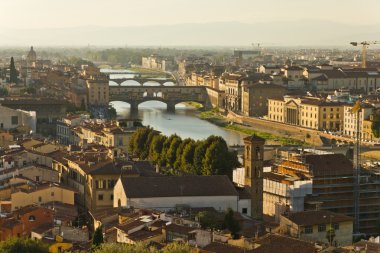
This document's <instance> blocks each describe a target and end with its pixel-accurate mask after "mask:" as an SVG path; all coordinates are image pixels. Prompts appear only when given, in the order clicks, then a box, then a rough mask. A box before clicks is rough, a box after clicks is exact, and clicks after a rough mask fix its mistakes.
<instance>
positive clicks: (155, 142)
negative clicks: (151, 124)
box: [148, 135, 167, 164]
mask: <svg viewBox="0 0 380 253" xmlns="http://www.w3.org/2000/svg"><path fill="white" fill-rule="evenodd" d="M166 139H167V138H166V136H163V135H155V136H154V137H153V139H152V142H151V144H150V146H149V157H148V158H149V160H151V161H153V163H155V164H160V157H161V154H162V149H163V147H164V142H165V141H166Z"/></svg>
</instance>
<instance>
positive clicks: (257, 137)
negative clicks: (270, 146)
mask: <svg viewBox="0 0 380 253" xmlns="http://www.w3.org/2000/svg"><path fill="white" fill-rule="evenodd" d="M243 140H244V141H251V142H253V141H260V142H265V139H264V138H261V137H259V136H257V135H251V136H247V137H245V138H244V139H243Z"/></svg>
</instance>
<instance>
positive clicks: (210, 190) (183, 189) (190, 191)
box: [121, 175, 238, 198]
mask: <svg viewBox="0 0 380 253" xmlns="http://www.w3.org/2000/svg"><path fill="white" fill-rule="evenodd" d="M121 182H122V185H123V188H124V191H125V193H126V195H127V197H128V198H154V197H177V196H237V195H238V193H237V191H236V190H235V187H234V185H233V184H232V182H231V181H230V179H229V178H228V177H227V176H219V175H218V176H167V177H126V178H122V179H121Z"/></svg>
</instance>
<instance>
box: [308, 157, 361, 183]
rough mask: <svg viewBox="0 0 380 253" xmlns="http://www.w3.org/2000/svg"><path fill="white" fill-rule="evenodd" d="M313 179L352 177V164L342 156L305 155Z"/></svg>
mask: <svg viewBox="0 0 380 253" xmlns="http://www.w3.org/2000/svg"><path fill="white" fill-rule="evenodd" d="M305 162H306V163H307V164H309V165H310V170H311V172H312V174H313V176H314V177H323V176H339V175H352V174H353V172H354V168H353V164H352V162H351V161H350V160H349V159H348V158H347V157H346V156H344V155H343V154H325V155H311V154H310V155H305Z"/></svg>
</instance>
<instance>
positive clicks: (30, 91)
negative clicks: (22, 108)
mask: <svg viewBox="0 0 380 253" xmlns="http://www.w3.org/2000/svg"><path fill="white" fill-rule="evenodd" d="M22 92H23V93H28V94H29V95H35V94H36V93H37V90H36V88H34V87H32V86H28V87H26V88H25V89H23V90H22Z"/></svg>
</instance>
